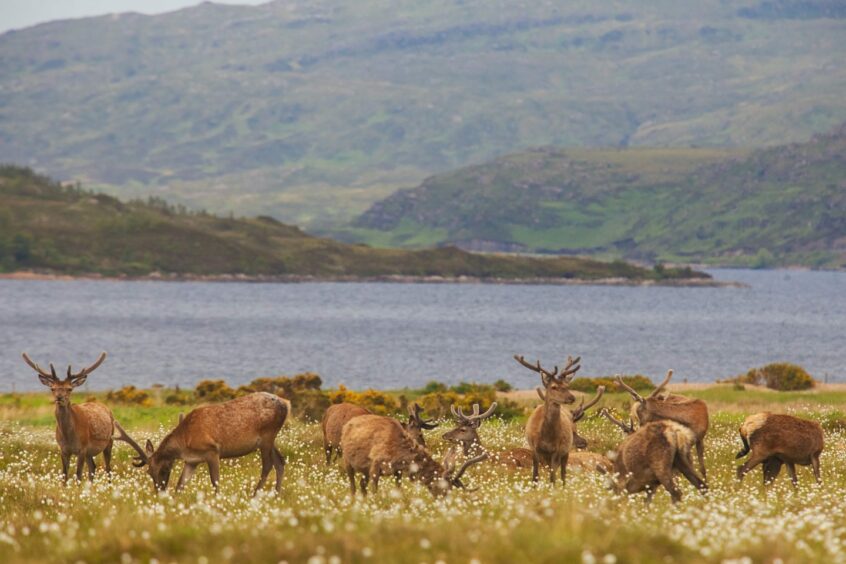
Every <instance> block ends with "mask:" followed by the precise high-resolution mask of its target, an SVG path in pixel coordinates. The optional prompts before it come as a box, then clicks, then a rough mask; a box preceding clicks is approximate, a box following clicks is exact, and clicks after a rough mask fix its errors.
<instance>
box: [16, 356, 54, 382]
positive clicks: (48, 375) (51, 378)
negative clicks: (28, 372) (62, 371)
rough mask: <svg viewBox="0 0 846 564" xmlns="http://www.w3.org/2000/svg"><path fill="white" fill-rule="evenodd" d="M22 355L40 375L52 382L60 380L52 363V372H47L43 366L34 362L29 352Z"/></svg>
mask: <svg viewBox="0 0 846 564" xmlns="http://www.w3.org/2000/svg"><path fill="white" fill-rule="evenodd" d="M21 356H22V357H23V359H24V362H26V363H27V364H28V365H29V366H30V368H32V369H33V370H35V371H36V372H37V373H38V375H39V376H41V377H42V378H45V379H47V380H48V381H50V382H58V381H59V377H58V376H56V369H55V368H53V364H52V363H51V364H50V372H46V371H45V370H44V369H43V368H41V367H40V366H38V365H37V364H36V363H35V362H33V361H32V359H31V358H29V355H28V354H26V353H21Z"/></svg>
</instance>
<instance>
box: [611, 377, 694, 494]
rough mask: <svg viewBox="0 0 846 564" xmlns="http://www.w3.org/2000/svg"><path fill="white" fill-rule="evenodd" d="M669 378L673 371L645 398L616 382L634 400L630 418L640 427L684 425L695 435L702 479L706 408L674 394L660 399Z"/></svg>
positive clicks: (623, 383)
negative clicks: (657, 423)
mask: <svg viewBox="0 0 846 564" xmlns="http://www.w3.org/2000/svg"><path fill="white" fill-rule="evenodd" d="M672 377H673V371H672V370H668V371H667V376H666V377H665V378H664V381H663V382H661V384H659V385H658V387H657V388H655V389H654V390H652V393H651V394H649V395H648V396H647V397H645V398H644V397H643V396H641V395H640V394H639V393H637V392H636V391H635V390H634V389H633V388H631V387H630V386H628V385H626V383H625V382H623V379H622V377H620V376H619V375H617V383H618V384H619V385H620V387H622V388H623V389H624V390H626V391H627V392H628V393H629V394H630V395H631V396H632V398H633V399H634V400H635V403H634V404H632V417H633V418H634V419H636V420H637V421H638V423H639V424H640V425H645V424H646V423H651V422H653V421H661V420H665V419H666V420H669V421H675V422H676V423H681V424H682V425H686V426H687V427H689V428H690V429H691V430H692V431H693V433H694V435H695V436H696V454H697V457H698V458H699V471H700V472H702V477H703V478H705V477H706V476H707V474H706V470H705V435H706V434H707V433H708V405H707V404H706V403H705V402H704V401H702V400H700V399H693V398H687V397H685V396H680V395H677V394H668V395H667V396H665V397H661V396H660V394H661V392H662V391H663V390H664V388H665V387H666V386H667V384H668V383H669V382H670V379H671V378H672Z"/></svg>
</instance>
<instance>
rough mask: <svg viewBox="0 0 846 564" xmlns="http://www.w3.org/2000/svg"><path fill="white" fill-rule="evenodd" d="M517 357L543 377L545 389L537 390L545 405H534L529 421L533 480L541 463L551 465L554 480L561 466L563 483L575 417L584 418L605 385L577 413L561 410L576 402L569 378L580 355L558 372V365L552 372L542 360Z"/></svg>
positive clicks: (565, 476) (553, 481)
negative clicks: (532, 361) (565, 405)
mask: <svg viewBox="0 0 846 564" xmlns="http://www.w3.org/2000/svg"><path fill="white" fill-rule="evenodd" d="M514 359H515V360H516V361H517V362H519V363H520V364H521V365H523V366H524V367H526V368H528V369H529V370H533V371H534V372H537V373H538V374H540V376H541V382H542V383H543V387H544V389H545V390H541V388H538V389H537V392H538V395H539V396H540V398H541V399H542V400H543V404H541V405H539V406H538V407H537V408H535V411H534V412H532V414H531V415H530V416H529V420H528V421H527V422H526V439H527V440H528V442H529V448H530V449H531V451H532V480H533V481H535V482H537V480H538V465H539V464H540V463H543V464H545V465H546V466H549V468H550V473H549V480H550V481H551V482H552V483H553V484H554V483H555V473H556V471H557V470H558V469H559V468H560V470H561V483H562V485H563V484H564V482H565V480H566V478H567V460H568V458H569V456H570V450H571V449H572V447H573V429H574V427H573V425H574V423H573V422H574V420H576V421H577V420H578V419H581V418H582V417H583V416H584V412H585V410H587V409H588V408H590V407H592V406H593V405H594V404H596V402H598V401H599V399H600V398H601V397H602V394H603V393H605V387H604V386H599V388H597V390H596V396H595V397H594V398H593V399H592V400H591V401H590V402H589V403H588V405H584V402H583V403H582V405H581V406H580V407H579V409H577V410H576V411H574V412H570V411H569V410H567V409H565V410H562V409H561V405H562V404H568V403H573V402H574V401H576V398H575V397H574V396H573V394H572V393H571V392H570V381H571V380H572V379H573V377H574V375H575V374H576V372H578V370H579V368H581V366H580V365H579V360H581V357H578V358H575V359H574V358H573V357H568V358H567V366H565V367H564V370H562V371H560V372H559V371H558V367H557V366H556V367H555V368H554V370H553V371H552V372H549V371H547V370H545V369H544V368H543V367H542V366H541V363H540V361H537V362H536V363H535V364H531V363H529V362H526V360H525V359H524V358H523V357H522V356H518V355H514Z"/></svg>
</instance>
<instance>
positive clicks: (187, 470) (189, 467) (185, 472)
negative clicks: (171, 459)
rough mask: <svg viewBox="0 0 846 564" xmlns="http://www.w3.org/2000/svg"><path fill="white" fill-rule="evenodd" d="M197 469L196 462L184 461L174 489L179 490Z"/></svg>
mask: <svg viewBox="0 0 846 564" xmlns="http://www.w3.org/2000/svg"><path fill="white" fill-rule="evenodd" d="M196 469H197V463H196V462H194V463H190V462H186V463H185V466H183V467H182V473H181V474H180V475H179V482H177V483H176V491H178V492H181V491H182V489H183V488H184V487H185V485H186V484H187V483H188V482H189V481H190V480H191V476H193V475H194V471H195V470H196Z"/></svg>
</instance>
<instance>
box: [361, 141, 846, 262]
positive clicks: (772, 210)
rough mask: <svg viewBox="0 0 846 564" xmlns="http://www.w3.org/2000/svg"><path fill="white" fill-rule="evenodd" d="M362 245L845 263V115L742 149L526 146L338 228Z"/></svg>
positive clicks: (402, 195)
mask: <svg viewBox="0 0 846 564" xmlns="http://www.w3.org/2000/svg"><path fill="white" fill-rule="evenodd" d="M345 236H346V237H347V238H348V239H351V240H359V241H366V242H369V243H372V244H380V245H389V246H390V245H393V246H406V247H416V246H421V245H434V244H444V243H452V244H458V245H460V246H462V247H465V248H471V249H488V250H496V249H500V250H514V251H545V252H564V253H571V254H593V255H599V256H606V257H625V258H630V259H644V260H665V261H675V260H680V261H684V262H703V263H712V264H724V265H728V264H735V265H747V266H748V265H752V266H776V265H805V266H817V267H841V268H842V267H846V124H844V125H841V126H840V127H839V128H837V129H836V130H834V131H833V132H831V133H829V134H824V135H816V136H814V137H813V138H812V139H811V140H810V141H809V142H805V143H798V144H791V145H782V146H777V147H772V148H768V149H761V150H757V151H754V152H751V153H750V152H739V151H737V152H734V153H732V152H730V151H726V150H723V151H720V150H711V149H686V150H668V149H625V150H594V151H589V150H558V149H538V150H534V151H529V152H525V153H519V154H515V155H510V156H507V157H502V158H500V159H496V160H494V161H492V162H490V163H487V164H484V165H478V166H473V167H468V168H464V169H460V170H458V171H455V172H452V173H447V174H442V175H437V176H434V177H431V178H429V179H427V180H426V181H425V182H423V183H422V184H421V185H420V186H419V187H417V188H414V189H411V190H403V191H400V192H397V193H396V194H394V195H392V196H390V197H389V198H387V199H385V200H383V201H381V202H378V203H376V204H374V205H373V206H372V207H371V208H370V209H369V210H368V211H367V212H366V213H364V214H363V215H362V216H361V217H359V218H358V220H357V221H356V223H355V228H353V229H350V230H349V231H347V232H346V235H345Z"/></svg>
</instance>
